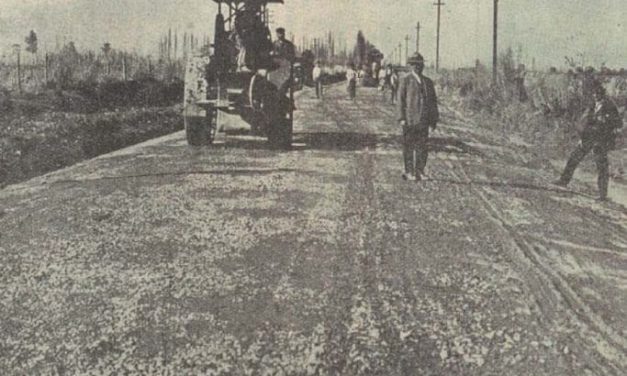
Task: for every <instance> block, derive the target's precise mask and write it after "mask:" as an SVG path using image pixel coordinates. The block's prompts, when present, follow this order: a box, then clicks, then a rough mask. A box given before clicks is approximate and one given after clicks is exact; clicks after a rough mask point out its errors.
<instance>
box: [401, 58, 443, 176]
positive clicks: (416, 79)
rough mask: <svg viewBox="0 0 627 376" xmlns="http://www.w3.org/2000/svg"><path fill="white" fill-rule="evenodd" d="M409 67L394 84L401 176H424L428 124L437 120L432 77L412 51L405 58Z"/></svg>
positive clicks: (433, 126)
mask: <svg viewBox="0 0 627 376" xmlns="http://www.w3.org/2000/svg"><path fill="white" fill-rule="evenodd" d="M407 64H408V65H410V66H411V68H412V71H411V72H410V73H409V74H407V75H405V76H404V77H402V78H401V80H400V86H399V88H398V105H397V108H398V121H399V123H400V125H401V127H402V128H403V160H404V165H405V173H404V174H403V179H405V180H424V179H425V175H424V172H425V171H424V170H425V166H426V165H427V152H428V150H427V140H428V138H429V128H431V129H435V127H436V124H437V122H438V120H439V112H438V99H437V97H436V94H435V88H434V87H433V81H431V79H429V78H428V77H425V76H423V75H422V71H423V69H424V66H425V63H424V58H423V57H422V55H420V54H419V53H416V54H415V55H413V56H412V57H410V58H409V59H408V60H407Z"/></svg>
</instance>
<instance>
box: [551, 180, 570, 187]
mask: <svg viewBox="0 0 627 376" xmlns="http://www.w3.org/2000/svg"><path fill="white" fill-rule="evenodd" d="M551 184H553V185H557V186H558V187H562V188H566V186H568V182H565V181H564V180H562V179H558V180H556V181H554V182H552V183H551Z"/></svg>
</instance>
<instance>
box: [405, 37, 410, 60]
mask: <svg viewBox="0 0 627 376" xmlns="http://www.w3.org/2000/svg"><path fill="white" fill-rule="evenodd" d="M405 59H409V35H405Z"/></svg>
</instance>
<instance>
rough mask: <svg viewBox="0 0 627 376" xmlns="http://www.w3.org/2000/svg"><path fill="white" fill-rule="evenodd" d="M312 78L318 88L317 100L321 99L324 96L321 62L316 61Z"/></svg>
mask: <svg viewBox="0 0 627 376" xmlns="http://www.w3.org/2000/svg"><path fill="white" fill-rule="evenodd" d="M311 76H312V77H311V78H312V79H313V82H314V85H315V86H316V98H318V99H319V98H320V97H321V96H322V67H321V66H320V61H316V66H315V67H314V69H313V71H312V72H311Z"/></svg>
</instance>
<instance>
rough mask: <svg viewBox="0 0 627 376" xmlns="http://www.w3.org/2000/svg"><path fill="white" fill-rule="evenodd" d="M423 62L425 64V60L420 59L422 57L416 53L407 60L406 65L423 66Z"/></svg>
mask: <svg viewBox="0 0 627 376" xmlns="http://www.w3.org/2000/svg"><path fill="white" fill-rule="evenodd" d="M424 62H425V58H424V57H422V55H421V54H419V53H418V52H416V53H415V54H413V55H412V56H411V57H410V58H409V59H407V64H409V65H416V64H418V63H423V64H424Z"/></svg>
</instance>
